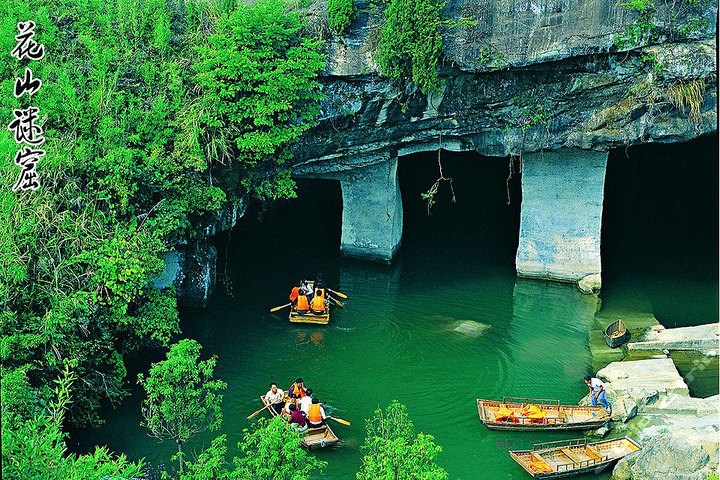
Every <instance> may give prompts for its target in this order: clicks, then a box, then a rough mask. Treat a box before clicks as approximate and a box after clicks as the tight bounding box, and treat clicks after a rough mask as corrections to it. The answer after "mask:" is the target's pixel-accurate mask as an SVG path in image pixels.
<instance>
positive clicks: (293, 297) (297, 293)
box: [290, 282, 301, 302]
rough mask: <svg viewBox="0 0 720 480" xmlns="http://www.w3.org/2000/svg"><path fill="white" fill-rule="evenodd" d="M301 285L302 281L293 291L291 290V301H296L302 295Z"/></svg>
mask: <svg viewBox="0 0 720 480" xmlns="http://www.w3.org/2000/svg"><path fill="white" fill-rule="evenodd" d="M300 285H301V283H300V282H298V283H297V285H296V286H295V287H293V289H292V291H291V292H290V301H291V302H294V301H295V299H296V298H297V297H298V295H300Z"/></svg>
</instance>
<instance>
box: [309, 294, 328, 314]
mask: <svg viewBox="0 0 720 480" xmlns="http://www.w3.org/2000/svg"><path fill="white" fill-rule="evenodd" d="M310 311H311V312H312V313H314V314H315V315H324V314H325V297H324V296H323V294H322V290H320V289H317V290H316V291H315V296H314V297H313V299H312V302H310Z"/></svg>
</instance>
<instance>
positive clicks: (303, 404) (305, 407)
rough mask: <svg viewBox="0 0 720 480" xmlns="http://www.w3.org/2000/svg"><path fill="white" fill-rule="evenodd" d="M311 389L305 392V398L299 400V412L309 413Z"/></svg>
mask: <svg viewBox="0 0 720 480" xmlns="http://www.w3.org/2000/svg"><path fill="white" fill-rule="evenodd" d="M312 393H313V391H312V388H308V389H307V390H305V396H304V397H302V398H301V399H300V402H299V403H300V410H302V411H303V412H305V414H307V413H308V412H309V411H310V405H311V404H312V400H313V399H312Z"/></svg>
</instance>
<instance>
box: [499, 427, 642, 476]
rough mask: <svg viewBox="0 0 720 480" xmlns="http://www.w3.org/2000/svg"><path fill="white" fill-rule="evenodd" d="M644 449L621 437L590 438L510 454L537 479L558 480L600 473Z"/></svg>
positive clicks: (546, 444)
mask: <svg viewBox="0 0 720 480" xmlns="http://www.w3.org/2000/svg"><path fill="white" fill-rule="evenodd" d="M640 448H641V447H640V445H639V444H638V443H637V442H635V441H634V440H632V439H631V438H629V437H620V438H614V439H611V440H602V441H600V442H594V443H587V440H586V439H577V440H567V441H559V442H548V443H545V444H539V445H535V446H533V449H532V450H511V451H509V452H508V453H509V454H510V456H511V457H512V459H513V460H515V462H516V463H517V464H518V465H520V466H521V467H522V468H523V469H524V470H525V471H526V472H527V473H528V474H530V476H532V477H533V478H545V479H555V478H568V477H573V476H575V475H581V474H585V473H599V472H601V471H602V470H604V469H606V468H607V467H608V466H610V465H612V464H613V463H615V462H617V461H618V460H620V459H621V458H623V457H624V456H626V455H628V454H629V453H632V452H635V451H637V450H640Z"/></svg>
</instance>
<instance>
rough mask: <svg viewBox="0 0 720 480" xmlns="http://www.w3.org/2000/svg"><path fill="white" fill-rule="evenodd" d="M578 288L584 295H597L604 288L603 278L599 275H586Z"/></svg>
mask: <svg viewBox="0 0 720 480" xmlns="http://www.w3.org/2000/svg"><path fill="white" fill-rule="evenodd" d="M577 286H578V288H579V289H580V291H581V292H583V293H587V294H591V293H597V292H599V291H600V287H601V286H602V278H601V277H600V274H599V273H594V274H592V275H586V276H584V277H583V278H581V279H580V280H578V282H577Z"/></svg>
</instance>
